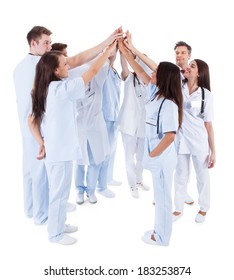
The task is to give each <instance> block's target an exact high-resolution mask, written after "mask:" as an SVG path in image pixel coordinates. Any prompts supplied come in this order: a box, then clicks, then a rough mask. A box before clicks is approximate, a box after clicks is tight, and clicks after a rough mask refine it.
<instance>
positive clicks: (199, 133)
mask: <svg viewBox="0 0 234 280" xmlns="http://www.w3.org/2000/svg"><path fill="white" fill-rule="evenodd" d="M184 76H185V78H186V79H187V82H186V83H185V84H184V85H183V99H184V114H183V122H182V126H181V129H180V130H179V134H178V163H177V167H176V173H175V179H174V184H175V212H174V213H173V219H174V221H175V220H177V219H178V218H180V217H182V215H183V210H184V204H183V201H184V199H185V196H186V193H187V184H188V181H189V176H190V168H191V167H190V165H191V159H192V161H193V165H194V169H195V172H196V179H197V190H198V194H199V198H198V204H199V207H200V209H199V212H198V213H197V215H196V217H195V221H196V222H198V223H202V222H204V221H205V217H206V213H207V211H208V210H209V208H210V179H209V168H212V167H214V165H215V143H214V131H213V126H212V121H213V117H214V116H213V115H214V113H213V95H212V93H211V92H210V76H209V67H208V65H207V63H206V62H204V61H202V60H200V59H194V60H193V61H191V63H190V65H189V67H188V68H187V69H186V71H185V73H184Z"/></svg>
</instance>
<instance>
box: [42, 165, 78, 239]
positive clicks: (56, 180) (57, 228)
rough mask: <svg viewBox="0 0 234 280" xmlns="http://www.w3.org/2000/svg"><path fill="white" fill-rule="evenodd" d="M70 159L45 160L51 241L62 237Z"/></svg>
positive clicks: (68, 189) (70, 167) (68, 186)
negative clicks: (58, 160) (59, 160)
mask: <svg viewBox="0 0 234 280" xmlns="http://www.w3.org/2000/svg"><path fill="white" fill-rule="evenodd" d="M72 168H73V163H72V161H64V162H63V161H61V162H49V163H48V162H46V170H47V174H48V180H49V211H48V233H49V240H50V241H51V242H57V241H59V240H60V239H62V237H63V235H64V229H65V221H66V219H67V201H68V198H69V194H70V189H71V181H72Z"/></svg>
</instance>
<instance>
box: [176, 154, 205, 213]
mask: <svg viewBox="0 0 234 280" xmlns="http://www.w3.org/2000/svg"><path fill="white" fill-rule="evenodd" d="M191 159H192V162H193V166H194V169H195V172H196V180H197V190H198V194H199V198H198V204H199V206H200V210H201V211H204V212H207V211H208V210H209V208H210V177H209V169H208V159H209V156H208V155H205V156H202V157H197V156H194V155H190V154H184V155H182V154H181V155H178V160H177V166H176V172H175V176H174V187H175V211H178V212H183V210H184V201H185V199H186V195H187V184H188V181H189V177H190V170H191V166H190V165H191Z"/></svg>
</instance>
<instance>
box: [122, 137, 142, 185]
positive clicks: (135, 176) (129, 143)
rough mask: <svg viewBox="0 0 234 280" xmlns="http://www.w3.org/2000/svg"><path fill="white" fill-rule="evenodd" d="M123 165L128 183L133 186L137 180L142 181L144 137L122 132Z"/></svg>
mask: <svg viewBox="0 0 234 280" xmlns="http://www.w3.org/2000/svg"><path fill="white" fill-rule="evenodd" d="M122 140H123V147H124V154H125V166H126V172H127V179H128V184H129V186H130V187H133V186H135V185H136V183H138V182H142V180H143V178H142V173H143V167H142V160H143V156H144V143H145V138H144V137H137V136H131V135H128V134H125V133H122Z"/></svg>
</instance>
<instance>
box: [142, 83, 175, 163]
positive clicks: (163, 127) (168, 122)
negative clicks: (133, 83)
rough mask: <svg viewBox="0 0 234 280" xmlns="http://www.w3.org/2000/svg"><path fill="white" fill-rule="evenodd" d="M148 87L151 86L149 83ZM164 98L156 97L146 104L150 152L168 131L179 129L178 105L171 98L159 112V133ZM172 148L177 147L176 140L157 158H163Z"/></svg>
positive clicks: (147, 145)
mask: <svg viewBox="0 0 234 280" xmlns="http://www.w3.org/2000/svg"><path fill="white" fill-rule="evenodd" d="M148 87H151V84H149V86H148ZM163 99H164V98H159V99H158V98H157V96H156V98H154V99H151V100H150V101H148V102H147V104H146V140H145V143H146V145H145V150H146V153H147V154H149V153H150V152H151V151H152V150H154V149H155V148H156V147H157V145H158V144H159V143H160V142H161V140H162V139H163V137H164V136H165V133H166V132H175V133H176V132H177V131H178V126H179V122H178V106H177V105H176V104H175V103H174V102H173V101H171V100H169V99H165V101H164V102H163V104H162V107H161V110H160V114H159V128H158V134H157V119H158V113H159V107H160V105H161V103H162V101H163ZM171 148H173V149H174V148H175V141H174V142H173V143H171V145H170V146H169V147H168V148H167V149H166V150H165V151H163V152H162V154H160V156H158V157H156V158H155V159H162V158H163V157H164V156H166V155H167V153H168V151H169V150H170V149H171Z"/></svg>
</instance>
